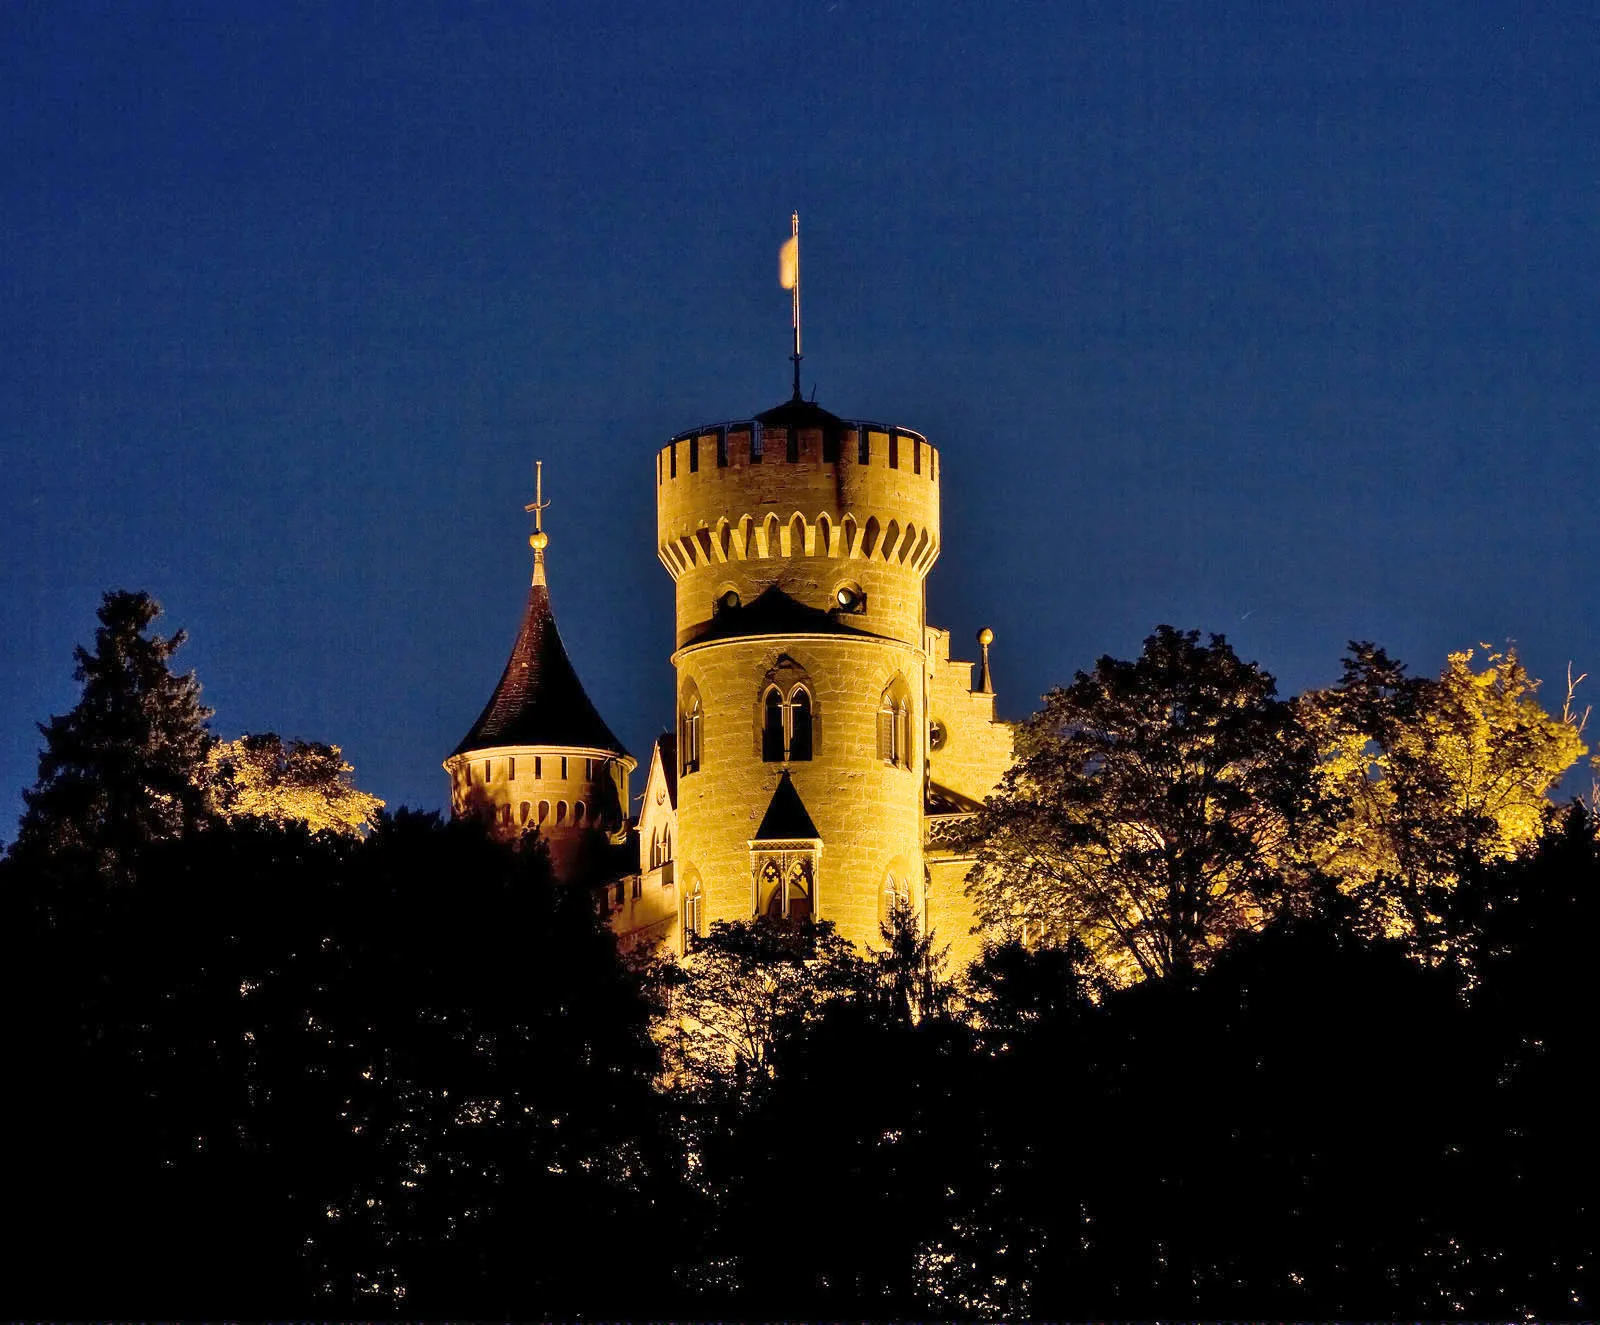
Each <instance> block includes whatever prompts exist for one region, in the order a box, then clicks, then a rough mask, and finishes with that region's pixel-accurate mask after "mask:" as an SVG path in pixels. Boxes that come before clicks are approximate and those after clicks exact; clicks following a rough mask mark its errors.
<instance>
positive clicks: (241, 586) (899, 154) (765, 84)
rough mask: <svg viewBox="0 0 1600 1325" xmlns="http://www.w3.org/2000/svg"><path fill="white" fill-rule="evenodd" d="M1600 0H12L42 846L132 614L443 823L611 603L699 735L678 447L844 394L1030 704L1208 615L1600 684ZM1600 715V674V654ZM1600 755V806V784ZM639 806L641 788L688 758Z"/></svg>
mask: <svg viewBox="0 0 1600 1325" xmlns="http://www.w3.org/2000/svg"><path fill="white" fill-rule="evenodd" d="M1597 70H1600V14H1597V12H1596V9H1595V7H1594V6H1592V5H1562V4H1551V5H1528V6H1517V5H1513V4H1510V3H1495V4H1484V5H1473V4H1466V3H1462V2H1461V0H1454V2H1452V3H1449V4H1439V5H1432V4H1421V3H1413V2H1411V0H1407V3H1404V4H1338V5H1332V4H1327V5H1288V6H1275V5H1263V4H1260V3H1251V4H1248V5H1228V4H1222V3H1217V0H1205V2H1204V3H1196V4H1163V5H1138V6H1135V5H1112V4H1100V3H1093V2H1088V3H1083V2H1076V0H1075V2H1074V3H1072V4H1063V3H1060V0H1053V2H1049V3H1016V4H1005V3H998V2H996V3H987V4H948V5H944V4H937V5H936V4H895V5H891V4H861V3H857V2H856V0H800V2H799V3H784V4H777V5H755V4H732V3H727V4H711V3H674V4H632V3H616V4H611V5H605V6H596V5H590V4H577V3H562V4H545V5H487V4H485V5H470V4H460V3H456V4H448V5H447V4H440V5H437V6H434V5H417V4H394V3H385V4H376V3H372V4H354V3H351V4H343V3H341V4H334V5H326V4H322V3H302V4H277V3H274V4H264V3H263V4H253V3H241V4H228V5H195V4H184V5H167V4H139V5H126V4H116V5H112V4H74V3H68V2H66V0H48V2H43V0H10V2H9V3H7V4H5V5H4V6H0V122H3V125H4V129H3V132H0V299H3V301H4V309H5V315H4V317H3V319H0V459H3V471H0V472H3V477H0V565H3V567H4V570H5V589H6V592H5V595H4V600H3V602H4V606H3V608H0V613H3V615H0V703H3V715H0V718H3V720H0V837H6V838H9V837H11V836H12V835H13V834H12V828H11V824H12V819H13V815H14V814H15V812H16V811H17V810H19V809H20V799H19V796H18V793H19V792H20V789H21V788H22V787H23V786H25V785H27V784H28V783H30V782H31V781H32V780H33V777H34V774H35V759H36V751H37V748H38V744H39V738H38V734H37V732H36V731H35V729H34V726H33V723H34V722H35V721H37V720H40V719H43V718H45V717H46V716H47V715H49V714H51V713H56V712H61V711H63V710H65V709H67V708H69V707H70V706H71V705H72V703H73V702H74V700H75V696H76V686H75V685H74V683H73V682H72V680H71V650H72V647H73V645H74V644H75V643H77V642H80V641H86V640H88V639H89V638H90V637H91V636H92V633H93V627H94V610H95V607H96V606H97V604H98V602H99V597H100V594H101V592H102V591H103V590H105V589H108V588H117V587H126V588H143V589H148V590H149V591H150V592H151V593H152V594H154V595H155V596H156V597H157V598H158V599H159V600H160V601H161V602H162V603H163V604H164V605H165V606H166V608H167V616H166V618H165V619H164V622H163V626H164V628H166V629H171V628H173V627H176V626H179V625H181V626H183V627H185V628H187V629H188V630H189V632H190V635H191V644H190V645H189V647H188V648H187V649H186V650H185V652H184V653H183V654H182V655H180V658H181V659H182V660H183V661H184V662H185V664H186V665H187V666H189V667H193V668H195V669H196V670H197V672H198V674H199V676H200V679H201V681H202V683H203V684H204V687H205V696H206V698H207V700H208V702H209V703H210V704H212V705H213V706H214V707H215V709H216V718H215V720H214V723H215V726H216V728H217V730H218V731H219V733H220V734H222V735H224V736H233V735H237V734H238V733H240V732H242V731H264V730H275V731H278V732H280V733H282V734H284V735H286V736H300V737H305V738H308V739H316V740H325V741H331V742H335V743H337V744H339V745H342V746H343V747H344V749H345V751H346V753H347V755H348V757H349V758H350V759H351V760H352V762H353V763H354V764H355V767H356V772H357V778H358V781H359V782H360V783H361V785H363V786H364V787H366V788H368V789H370V790H372V791H374V792H376V793H377V794H379V795H381V796H383V797H385V798H386V799H387V800H388V801H389V802H390V804H391V806H396V805H399V804H410V805H416V806H426V807H438V806H440V805H441V804H443V803H444V801H445V799H446V797H445V792H446V780H445V776H444V773H443V771H442V770H441V769H440V767H439V761H440V759H441V758H443V757H444V755H446V754H447V753H448V752H449V751H450V749H451V748H452V747H453V746H454V745H455V743H456V742H457V741H458V740H459V739H460V737H461V735H462V733H464V732H465V731H466V730H467V728H468V727H469V726H470V724H471V723H472V721H473V719H474V718H475V717H476V716H477V714H478V711H479V709H480V708H481V707H482V705H483V703H484V702H485V701H486V699H487V698H488V696H489V693H490V691H491V690H492V688H493V686H494V683H495V681H496V679H497V678H498V676H499V674H500V670H501V668H502V667H503V665H504V663H505V659H506V655H507V653H508V652H509V650H510V646H511V642H512V639H513V637H514V635H515V632H516V627H517V620H518V614H519V612H520V609H521V605H522V601H523V598H524V595H525V592H526V585H527V579H528V568H529V553H528V549H527V544H526V534H527V531H528V523H527V517H526V516H524V514H523V512H522V509H521V508H522V505H523V503H524V502H526V501H528V500H530V499H531V487H532V475H533V461H534V460H535V458H542V459H543V460H544V462H545V479H546V495H547V496H548V497H549V498H550V499H551V501H552V503H553V504H552V506H551V508H550V511H549V513H548V516H547V522H546V527H547V529H548V530H549V532H550V534H551V548H550V579H551V592H552V596H553V601H554V604H555V610H556V615H557V619H558V621H559V622H560V625H561V630H562V634H563V636H564V638H565V640H566V643H567V646H568V649H569V651H570V653H571V654H572V657H573V659H574V662H575V663H576V664H577V667H578V670H579V672H580V674H581V675H582V677H583V679H584V681H585V683H586V685H587V687H588V690H589V693H590V695H591V696H592V697H593V699H594V700H595V702H596V704H597V705H598V706H599V707H600V709H601V711H602V712H603V713H604V714H605V716H606V717H607V719H608V720H609V721H610V723H611V725H612V727H613V728H615V729H616V731H617V733H618V734H619V735H620V736H621V737H622V739H623V740H624V741H625V742H626V743H627V744H628V745H629V746H630V747H631V748H632V749H633V750H634V752H635V754H636V755H637V756H638V757H639V758H640V759H641V761H642V760H644V759H645V758H646V757H647V755H648V752H649V743H650V741H651V739H652V738H653V737H654V736H655V734H656V733H657V732H658V731H660V730H661V729H662V724H663V723H665V722H668V721H670V716H671V674H670V669H669V666H668V663H667V658H668V654H669V653H670V651H671V648H672V626H671V602H672V590H671V583H670V581H669V580H668V578H667V576H666V574H665V572H664V571H663V570H662V568H661V566H660V565H659V563H658V562H657V561H656V557H655V550H654V532H655V523H654V506H653V502H654V491H653V473H654V471H653V463H654V462H653V456H654V451H655V448H656V447H658V446H659V445H661V444H662V443H663V442H664V441H665V440H666V438H667V437H668V436H669V435H671V434H672V433H674V432H677V431H680V430H683V429H686V428H690V427H693V426H695V425H697V424H701V423H708V422H715V421H719V420H723V419H728V418H737V417H747V416H748V415H750V414H751V413H753V412H756V411H759V410H761V409H765V408H767V407H769V406H771V405H774V404H776V403H778V402H779V401H780V400H781V399H783V398H784V397H785V396H786V395H787V393H788V387H789V371H790V370H789V365H788V363H787V360H786V355H787V353H788V337H789V315H788V298H787V296H786V295H785V294H784V292H783V291H782V290H780V289H779V287H778V283H777V252H778V247H779V244H780V243H781V241H782V240H783V238H784V237H785V236H786V235H787V233H788V229H789V213H790V211H791V210H795V209H798V211H799V212H800V216H801V224H802V232H803V241H802V242H803V264H804V266H803V270H804V277H805V319H806V328H807V346H806V348H807V357H806V360H805V365H804V380H805V387H806V391H807V393H808V394H809V393H810V390H811V387H812V385H813V384H815V386H816V396H817V400H818V402H819V403H821V404H823V405H826V406H827V407H829V408H830V409H833V410H834V411H836V412H838V413H840V414H843V415H845V416H847V417H871V418H874V419H878V420H881V421H885V422H889V423H901V424H905V425H907V426H909V427H913V428H916V429H918V430H920V431H922V432H924V433H926V434H927V435H928V436H929V437H930V439H932V441H933V442H934V444H935V445H937V446H938V447H940V448H941V450H942V452H943V465H942V473H943V477H944V553H943V557H942V558H941V560H940V562H939V563H938V565H937V566H936V567H935V569H934V572H933V575H932V577H931V580H930V582H929V619H930V621H932V622H933V623H935V624H938V625H943V626H946V627H948V628H950V629H951V630H952V631H953V632H954V634H955V639H956V644H957V652H958V654H961V655H962V656H966V657H973V656H975V654H976V646H975V645H974V644H972V642H971V641H972V636H973V633H974V632H975V631H976V630H977V629H978V628H979V627H980V626H983V625H989V626H992V627H993V629H994V631H995V635H996V643H995V646H994V664H995V673H996V682H997V686H998V688H999V690H1000V707H1001V711H1002V713H1003V714H1004V715H1005V716H1008V717H1015V718H1020V717H1023V716H1025V715H1026V714H1027V713H1028V712H1030V711H1031V709H1032V708H1033V707H1034V705H1035V703H1036V699H1037V696H1038V695H1039V694H1040V693H1041V692H1042V691H1043V690H1045V689H1046V688H1048V687H1049V686H1051V685H1052V684H1055V683H1058V682H1065V681H1067V680H1070V678H1071V676H1072V673H1073V672H1074V670H1076V669H1078V668H1080V667H1087V666H1090V665H1091V664H1092V663H1093V661H1094V659H1095V658H1096V657H1097V656H1099V655H1100V654H1102V653H1107V652H1109V653H1112V654H1115V655H1118V656H1124V657H1127V656H1132V655H1134V654H1136V653H1137V651H1138V649H1139V646H1140V642H1141V640H1142V639H1143V638H1144V636H1145V635H1146V634H1147V633H1149V631H1150V630H1151V628H1152V627H1153V626H1155V625H1156V624H1157V623H1158V622H1170V623H1172V624H1174V625H1177V626H1180V627H1197V628H1200V629H1202V630H1208V631H1219V632H1222V633H1225V634H1226V635H1227V636H1228V637H1229V638H1230V639H1231V640H1232V641H1233V642H1234V643H1235V644H1236V645H1237V647H1238V648H1239V650H1240V652H1241V653H1242V654H1243V655H1245V656H1246V657H1251V658H1254V659H1257V660H1259V661H1260V662H1261V663H1262V664H1264V665H1265V666H1266V667H1267V668H1269V669H1270V670H1271V671H1272V672H1274V673H1275V674H1276V675H1277V676H1278V678H1279V681H1280V687H1281V689H1282V690H1283V691H1285V692H1286V693H1288V692H1294V691H1298V690H1300V689H1303V688H1305V687H1307V686H1311V685H1319V684H1325V683H1328V682H1330V681H1332V680H1333V679H1334V678H1335V677H1336V675H1337V672H1338V660H1339V656H1340V654H1341V652H1342V650H1343V648H1344V645H1345V642H1346V641H1347V640H1349V639H1351V638H1370V639H1373V640H1375V641H1377V642H1379V643H1381V644H1383V645H1385V646H1386V647H1388V648H1389V650H1390V651H1391V653H1394V654H1396V655H1398V656H1400V657H1402V658H1404V659H1406V660H1407V661H1409V662H1410V663H1411V664H1412V665H1413V667H1414V669H1416V670H1418V671H1424V672H1430V673H1431V672H1436V671H1437V669H1438V668H1439V666H1440V665H1441V664H1442V662H1443V659H1444V655H1445V653H1446V652H1447V651H1448V650H1450V649H1452V648H1458V647H1462V646H1470V645H1474V644H1476V643H1478V642H1479V641H1499V642H1503V641H1505V640H1506V639H1508V638H1509V639H1514V640H1516V641H1517V643H1518V644H1519V646H1520V647H1521V648H1522V650H1523V653H1524V656H1525V658H1526V659H1527V661H1528V662H1529V664H1530V666H1531V667H1532V669H1533V670H1534V672H1535V673H1536V674H1537V675H1542V676H1544V677H1546V678H1547V690H1546V699H1547V701H1548V702H1550V703H1551V704H1558V703H1559V698H1560V695H1559V691H1560V682H1561V678H1562V676H1563V674H1564V672H1565V670H1566V666H1567V663H1568V661H1569V660H1571V661H1572V662H1574V663H1575V664H1576V666H1577V667H1578V669H1579V670H1588V669H1593V670H1594V671H1595V672H1596V674H1597V675H1600V537H1597V535H1596V533H1595V530H1594V520H1595V512H1596V500H1595V494H1594V488H1595V482H1596V480H1595V463H1594V462H1595V453H1596V452H1595V443H1596V435H1597V429H1600V425H1597V419H1600V381H1597V377H1596V364H1597V362H1600V299H1597V296H1600V256H1597V245H1596V223H1595V222H1596V214H1597V211H1600V93H1597V81H1596V71H1597ZM1589 691H1590V694H1591V695H1592V696H1600V683H1596V682H1591V683H1590V685H1589ZM1584 782H1585V783H1586V782H1587V777H1586V776H1585V778H1584ZM638 785H639V781H636V784H635V789H636V790H637V789H638Z"/></svg>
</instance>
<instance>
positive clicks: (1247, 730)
mask: <svg viewBox="0 0 1600 1325" xmlns="http://www.w3.org/2000/svg"><path fill="white" fill-rule="evenodd" d="M1315 762H1316V756H1315V748H1314V746H1313V745H1312V743H1311V741H1310V739H1309V738H1308V736H1307V734H1306V732H1305V730H1304V729H1303V728H1302V727H1301V725H1300V723H1299V721H1298V720H1297V718H1296V716H1295V713H1294V710H1293V708H1292V707H1291V706H1290V705H1289V704H1287V703H1285V702H1283V701H1281V700H1279V699H1277V698H1276V685H1275V683H1274V681H1273V678H1272V677H1271V676H1270V675H1269V674H1268V673H1266V672H1265V671H1263V670H1262V669H1261V668H1260V667H1258V666H1256V665H1255V664H1254V663H1246V662H1242V661H1240V659H1239V658H1238V656H1237V655H1236V654H1235V653H1234V651H1233V649H1232V647H1231V646H1230V645H1229V644H1228V642H1227V640H1226V639H1224V638H1223V637H1222V636H1221V635H1213V636H1211V638H1210V642H1209V643H1208V644H1202V643H1201V642H1200V635H1199V632H1198V631H1189V632H1183V631H1178V630H1174V629H1173V628H1172V627H1170V626H1161V627H1159V628H1158V629H1157V630H1156V632H1155V633H1154V634H1153V635H1151V636H1150V638H1149V639H1147V640H1146V641H1145V645H1144V651H1143V653H1142V654H1141V655H1140V656H1139V658H1138V659H1136V660H1134V661H1132V662H1125V661H1121V660H1119V659H1116V658H1110V657H1105V658H1102V659H1100V661H1099V662H1098V663H1097V664H1096V665H1095V669H1094V671H1092V672H1080V673H1078V675H1077V678H1076V679H1075V680H1074V681H1073V683H1072V685H1070V686H1068V687H1066V688H1065V689H1059V688H1058V689H1056V690H1052V691H1051V692H1050V693H1049V694H1048V695H1046V696H1045V702H1044V708H1043V709H1042V710H1041V711H1040V712H1038V713H1036V714H1035V715H1034V716H1033V717H1032V718H1030V719H1029V720H1028V721H1027V722H1026V723H1024V724H1023V726H1022V727H1021V729H1020V730H1019V732H1018V735H1017V757H1016V761H1015V763H1014V764H1013V766H1012V768H1011V770H1010V771H1009V772H1008V773H1007V774H1006V776H1005V778H1004V779H1003V780H1002V782H1001V785H1000V788H999V790H998V791H997V792H996V794H995V795H994V796H992V797H991V798H990V799H989V801H988V802H987V804H986V805H985V807H984V809H983V811H982V812H981V814H979V816H978V818H977V821H976V824H975V837H976V838H977V840H978V842H979V849H978V853H977V865H976V868H975V871H974V874H973V883H972V885H971V887H972V889H973V891H974V895H975V897H976V900H977V903H978V909H979V915H980V918H981V920H982V922H983V923H985V924H987V925H989V926H993V927H995V928H996V929H1001V930H1003V929H1005V928H1006V927H1008V926H1015V925H1016V924H1017V922H1018V921H1019V920H1020V921H1022V922H1023V923H1025V924H1027V925H1029V926H1031V927H1033V929H1034V931H1035V932H1036V933H1045V934H1050V935H1053V936H1054V937H1056V938H1058V939H1060V940H1063V941H1064V940H1066V939H1067V938H1069V937H1077V938H1079V939H1081V940H1082V941H1083V942H1084V943H1085V944H1086V945H1087V947H1088V949H1089V950H1090V951H1091V952H1092V953H1093V954H1094V956H1095V957H1096V958H1097V959H1098V960H1099V961H1100V962H1101V963H1102V964H1103V965H1104V966H1105V967H1106V968H1107V969H1108V970H1111V971H1114V972H1117V973H1119V974H1120V975H1122V976H1124V977H1129V976H1134V975H1144V976H1166V975H1179V976H1188V975H1189V974H1191V973H1192V972H1193V971H1194V970H1195V969H1196V968H1197V967H1199V966H1201V965H1203V964H1204V963H1205V961H1206V960H1207V958H1208V957H1209V956H1210V955H1211V954H1212V953H1214V952H1215V951H1216V950H1217V949H1218V948H1219V947H1220V946H1222V944H1223V943H1224V942H1226V940H1227V939H1228V938H1229V936H1230V935H1232V934H1235V933H1237V932H1239V931H1241V930H1245V929H1249V928H1251V927H1253V926H1255V925H1257V924H1259V923H1260V922H1261V920H1262V919H1263V918H1264V917H1265V916H1267V915H1269V914H1271V913H1272V912H1273V911H1274V909H1276V908H1277V907H1279V906H1280V905H1281V904H1282V903H1283V902H1284V900H1285V899H1286V898H1287V897H1288V896H1290V895H1291V894H1292V893H1293V892H1294V890H1295V889H1296V888H1297V887H1298V886H1299V885H1302V884H1303V883H1304V882H1305V881H1306V878H1307V872H1306V869H1305V862H1304V861H1303V859H1302V857H1301V854H1300V851H1299V834H1300V830H1301V829H1302V827H1303V826H1304V825H1305V824H1307V823H1308V822H1310V821H1311V820H1313V819H1315V818H1317V817H1318V816H1320V815H1322V814H1323V813H1324V812H1325V806H1324V805H1323V803H1322V798H1321V797H1320V796H1319V795H1318V789H1317V787H1316V784H1315V781H1314V779H1313V776H1312V772H1313V768H1314V765H1315Z"/></svg>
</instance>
